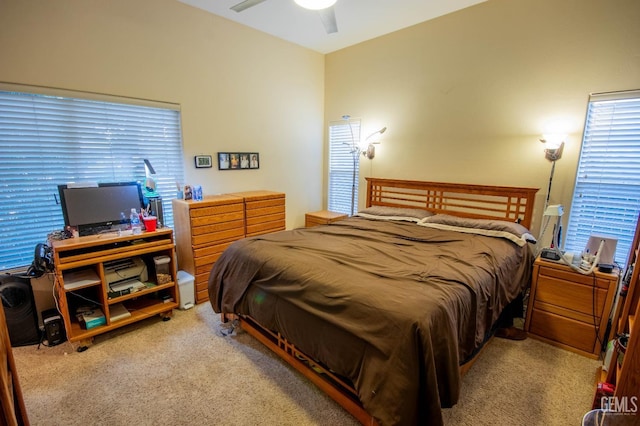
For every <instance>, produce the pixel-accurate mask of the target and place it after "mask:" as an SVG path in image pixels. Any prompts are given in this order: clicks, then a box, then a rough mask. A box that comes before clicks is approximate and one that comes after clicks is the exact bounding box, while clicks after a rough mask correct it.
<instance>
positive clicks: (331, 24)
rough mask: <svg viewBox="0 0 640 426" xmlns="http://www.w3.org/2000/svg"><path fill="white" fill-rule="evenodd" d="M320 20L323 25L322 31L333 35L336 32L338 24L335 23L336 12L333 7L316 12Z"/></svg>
mask: <svg viewBox="0 0 640 426" xmlns="http://www.w3.org/2000/svg"><path fill="white" fill-rule="evenodd" d="M318 12H319V13H320V18H321V19H322V23H323V24H324V29H325V30H326V31H327V34H333V33H337V32H338V23H337V22H336V12H335V10H334V9H333V6H331V7H328V8H326V9H322V10H319V11H318Z"/></svg>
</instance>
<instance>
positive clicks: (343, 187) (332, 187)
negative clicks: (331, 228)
mask: <svg viewBox="0 0 640 426" xmlns="http://www.w3.org/2000/svg"><path fill="white" fill-rule="evenodd" d="M359 140H360V120H345V121H339V122H333V123H330V125H329V196H328V204H329V205H328V208H329V210H331V211H334V212H338V213H345V214H349V215H350V214H352V213H354V212H352V211H351V209H352V197H353V210H354V211H357V210H358V207H357V206H358V180H359V169H360V166H359V164H360V156H359V154H360V152H359V149H358V144H357V141H359ZM354 171H355V180H354ZM354 182H355V185H354Z"/></svg>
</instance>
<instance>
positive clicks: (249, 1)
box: [231, 0, 338, 34]
mask: <svg viewBox="0 0 640 426" xmlns="http://www.w3.org/2000/svg"><path fill="white" fill-rule="evenodd" d="M264 1H266V0H244V1H241V2H240V3H238V4H236V5H234V6H231V10H233V11H235V12H242V11H243V10H246V9H249V8H250V7H253V6H255V5H258V4H260V3H262V2H264ZM294 1H295V2H296V4H297V5H299V6H301V7H304V8H305V9H311V10H317V11H318V13H319V14H320V19H322V24H323V25H324V29H325V30H326V31H327V34H333V33H337V32H338V24H337V23H336V13H335V11H334V9H333V5H334V4H335V2H336V1H337V0H294Z"/></svg>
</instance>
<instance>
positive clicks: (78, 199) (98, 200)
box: [58, 182, 143, 235]
mask: <svg viewBox="0 0 640 426" xmlns="http://www.w3.org/2000/svg"><path fill="white" fill-rule="evenodd" d="M58 193H59V194H60V204H61V206H62V215H63V216H64V224H65V226H70V227H73V228H77V229H78V233H79V234H80V235H92V234H97V233H100V232H104V231H109V230H117V229H122V227H124V226H125V225H126V224H127V223H128V222H129V215H130V214H131V209H133V208H135V209H136V210H138V211H140V209H141V208H142V207H143V198H142V188H141V187H140V185H139V184H138V183H137V182H112V183H99V184H98V185H97V186H95V185H94V186H86V187H78V186H75V185H58Z"/></svg>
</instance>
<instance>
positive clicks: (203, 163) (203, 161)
mask: <svg viewBox="0 0 640 426" xmlns="http://www.w3.org/2000/svg"><path fill="white" fill-rule="evenodd" d="M194 161H195V163H196V169H204V168H209V167H211V166H212V164H211V156H210V155H196V156H195V157H194Z"/></svg>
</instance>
